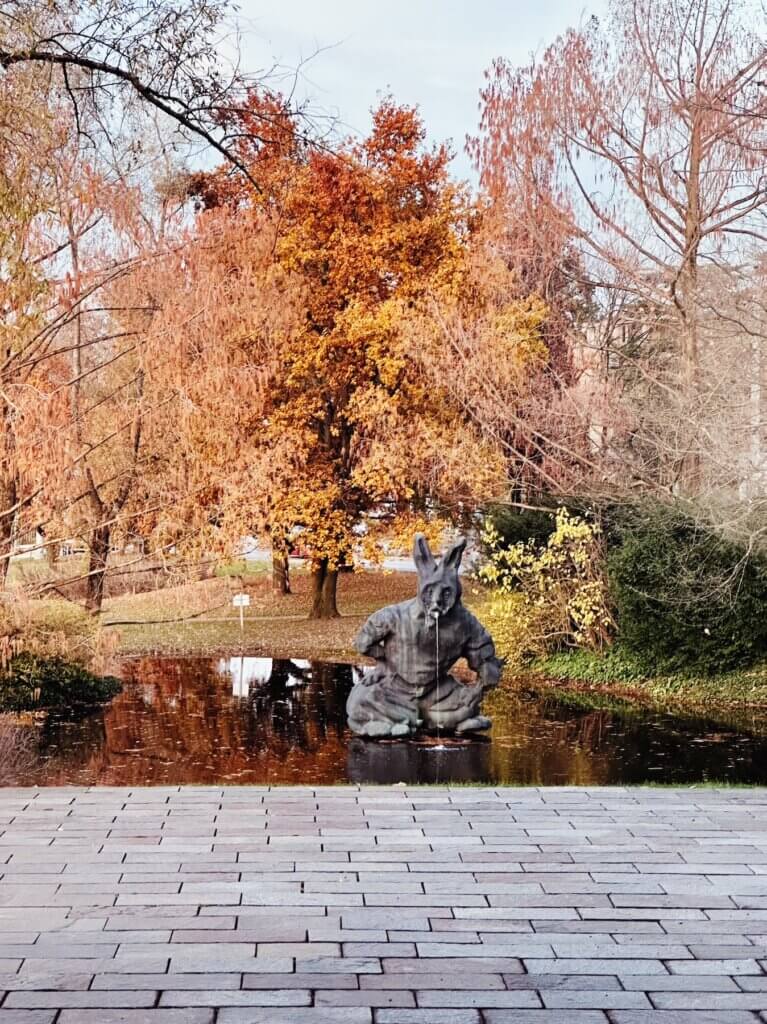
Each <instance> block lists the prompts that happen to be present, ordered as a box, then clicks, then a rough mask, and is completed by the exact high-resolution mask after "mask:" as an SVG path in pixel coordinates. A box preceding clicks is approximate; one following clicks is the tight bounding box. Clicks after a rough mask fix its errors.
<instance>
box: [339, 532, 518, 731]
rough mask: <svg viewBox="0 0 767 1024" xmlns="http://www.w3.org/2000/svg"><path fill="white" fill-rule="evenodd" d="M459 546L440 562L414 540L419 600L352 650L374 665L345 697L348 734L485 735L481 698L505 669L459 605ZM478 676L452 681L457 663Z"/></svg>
mask: <svg viewBox="0 0 767 1024" xmlns="http://www.w3.org/2000/svg"><path fill="white" fill-rule="evenodd" d="M465 547H466V540H465V539H464V538H462V539H461V540H459V541H458V542H457V543H456V544H454V545H453V546H452V547H451V548H450V549H449V550H448V552H447V553H446V555H445V557H444V558H443V559H442V560H441V562H439V563H438V562H437V561H436V560H435V558H434V556H433V555H432V553H431V551H430V550H429V545H428V544H427V543H426V538H425V537H424V536H423V535H422V534H420V533H419V534H416V538H415V545H414V550H413V558H414V559H415V564H416V568H417V569H418V596H417V597H415V598H413V600H412V601H403V602H401V603H400V604H393V605H388V606H387V607H386V608H381V609H380V610H379V611H377V612H374V613H373V614H372V615H371V616H370V618H369V619H368V620H367V622H366V623H365V625H364V626H363V627H362V629H361V630H360V632H359V633H358V635H357V637H356V639H355V641H354V645H355V647H356V648H357V650H358V651H359V652H360V654H365V655H368V656H369V657H371V658H375V660H376V665H375V666H374V667H373V668H371V669H368V670H367V671H366V673H365V675H364V676H363V678H362V679H361V680H360V681H359V682H357V683H356V684H355V685H354V687H353V688H352V691H351V693H350V694H349V699H348V701H347V703H346V712H347V715H348V718H349V726H350V728H351V729H352V731H353V732H355V733H357V734H358V735H359V736H367V737H369V738H371V739H382V738H387V737H397V736H409V735H411V734H412V733H414V732H415V731H416V729H418V728H419V727H420V726H423V727H424V728H426V729H444V730H447V731H450V732H456V733H464V732H474V731H478V730H482V729H489V728H490V725H491V722H490V719H489V718H485V717H484V716H483V715H482V714H481V713H480V704H481V702H482V698H483V697H484V695H485V692H486V691H487V690H489V689H492V688H493V687H494V686H496V685H497V684H498V681H499V679H500V676H501V670H502V668H503V663H502V662H501V661H500V660H499V659H498V658H496V656H495V647H494V645H493V639H492V637H491V636H490V634H489V633H488V632H487V630H486V629H485V628H484V626H483V625H482V624H481V623H480V622H479V621H478V620H477V619H476V618H475V617H474V616H473V615H472V614H471V612H469V611H467V610H466V608H464V606H463V605H462V604H461V583H460V580H459V578H458V567H459V566H460V564H461V557H462V555H463V550H464V548H465ZM462 657H463V658H466V660H467V662H468V663H469V667H470V668H471V669H473V670H474V671H475V672H476V673H477V675H478V679H477V682H476V683H475V684H473V685H468V684H465V683H461V682H459V680H457V679H456V678H455V677H454V676H452V675H450V674H449V672H450V669H451V668H452V666H453V665H454V664H455V662H456V661H457V660H458V659H459V658H462Z"/></svg>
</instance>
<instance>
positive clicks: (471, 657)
mask: <svg viewBox="0 0 767 1024" xmlns="http://www.w3.org/2000/svg"><path fill="white" fill-rule="evenodd" d="M468 614H469V618H470V622H469V626H470V629H469V636H468V638H467V641H466V644H465V647H464V657H465V658H466V661H467V662H468V664H469V668H470V669H472V671H474V672H476V673H477V675H478V676H479V679H478V683H477V685H479V686H481V687H482V688H483V690H492V689H494V688H495V687H496V686H497V685H498V683H499V682H500V679H501V672H502V671H503V661H502V660H501V659H500V658H497V657H496V654H495V644H494V643H493V638H492V637H491V636H490V634H489V633H488V631H487V630H486V629H485V627H484V626H483V625H482V623H481V622H480V621H479V619H476V618H475V617H474V616H473V615H471V613H468Z"/></svg>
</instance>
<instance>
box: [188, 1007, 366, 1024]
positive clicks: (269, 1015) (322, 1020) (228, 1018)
mask: <svg viewBox="0 0 767 1024" xmlns="http://www.w3.org/2000/svg"><path fill="white" fill-rule="evenodd" d="M372 1020H373V1012H372V1010H370V1009H369V1008H368V1007H364V1006H344V1007H332V1006H309V1007H304V1008H291V1009H280V1008H271V1007H269V1008H264V1009H261V1010H259V1009H257V1008H255V1007H254V1008H252V1009H247V1010H244V1009H238V1008H235V1009H232V1008H230V1007H226V1006H225V1007H224V1008H223V1009H222V1010H219V1012H218V1017H217V1022H218V1024H371V1022H372ZM174 1024H175V1022H174ZM179 1024H180V1022H179Z"/></svg>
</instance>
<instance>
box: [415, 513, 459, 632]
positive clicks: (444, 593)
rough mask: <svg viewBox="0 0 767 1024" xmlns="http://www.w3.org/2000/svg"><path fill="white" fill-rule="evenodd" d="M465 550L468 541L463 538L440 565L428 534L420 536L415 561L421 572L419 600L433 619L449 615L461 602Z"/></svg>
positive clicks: (428, 615) (446, 554)
mask: <svg viewBox="0 0 767 1024" xmlns="http://www.w3.org/2000/svg"><path fill="white" fill-rule="evenodd" d="M465 547H466V538H465V537H461V539H460V540H458V541H456V543H455V544H453V546H452V547H451V548H449V549H448V550H447V552H446V553H445V556H444V558H443V559H442V560H441V561H440V562H437V561H436V560H435V558H434V555H433V554H432V553H431V551H430V549H429V545H428V543H427V542H426V538H425V537H424V535H423V534H422V533H417V534H416V537H415V544H414V546H413V560H414V561H415V565H416V569H417V570H418V600H419V602H420V604H421V607H422V608H423V610H424V612H425V613H426V615H427V617H428V618H429V620H433V619H438V618H440V617H441V616H443V615H446V614H447V613H448V612H449V611H450V609H451V608H453V607H454V606H455V605H456V604H457V603H458V602H459V601H460V599H461V582H460V580H459V578H458V567H459V566H460V564H461V557H462V556H463V551H464V548H465Z"/></svg>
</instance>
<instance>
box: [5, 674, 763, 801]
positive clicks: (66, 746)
mask: <svg viewBox="0 0 767 1024" xmlns="http://www.w3.org/2000/svg"><path fill="white" fill-rule="evenodd" d="M357 671H359V670H358V669H355V668H353V667H352V666H349V665H333V664H328V663H318V662H314V663H311V664H310V663H309V662H307V661H301V660H293V661H287V660H273V659H270V658H249V657H244V658H239V657H234V658H227V659H223V660H216V659H207V658H187V659H169V658H144V659H139V660H131V661H127V662H125V663H124V666H123V678H124V680H125V688H124V690H123V692H122V693H121V694H120V695H119V696H118V697H117V698H115V700H113V701H112V702H111V704H109V705H108V706H106V707H105V708H102V709H99V710H97V711H95V712H93V713H91V714H88V715H86V716H85V717H84V718H81V719H79V720H71V719H66V718H64V717H60V718H56V717H51V718H49V719H48V720H47V721H46V722H45V723H44V725H42V726H41V727H40V728H39V730H38V732H37V734H36V742H37V752H36V756H35V757H34V759H33V763H32V766H31V768H30V767H29V765H28V764H25V768H24V771H23V772H21V771H19V772H17V773H15V774H14V772H13V771H11V773H10V774H9V773H8V772H6V773H5V774H4V776H3V780H2V781H3V782H4V783H5V784H19V783H30V782H31V783H39V784H47V785H52V784H66V783H78V784H89V785H159V784H167V785H176V784H180V783H196V784H213V783H223V782H230V783H254V784H268V783H299V782H300V783H306V784H314V785H321V784H332V783H337V782H346V781H350V782H377V783H395V782H408V783H413V782H431V783H434V782H445V781H455V782H490V783H510V784H515V783H532V784H538V785H550V784H564V783H571V784H590V785H606V784H619V783H638V782H647V781H658V782H661V781H662V782H696V781H702V780H705V779H715V780H728V781H731V782H758V783H765V782H767V717H766V716H764V715H761V716H759V715H741V716H740V717H739V718H736V717H733V718H730V719H727V720H725V721H721V720H717V722H716V723H714V722H713V721H711V720H706V719H700V718H688V717H687V718H686V717H675V716H673V715H659V714H655V713H652V712H648V711H642V710H626V711H608V710H604V711H583V710H579V709H577V708H568V707H564V706H562V705H561V704H557V703H555V702H553V701H551V700H540V699H532V698H531V699H525V698H524V697H523V696H520V695H511V694H509V693H507V692H504V693H500V694H496V695H494V696H493V698H492V699H491V701H490V703H491V705H493V706H492V707H491V713H492V715H493V719H494V728H493V732H492V735H491V738H490V739H484V738H482V739H476V740H462V741H454V742H447V741H445V742H443V743H438V742H437V741H436V740H434V739H429V738H426V739H424V740H423V741H422V742H412V741H408V742H403V743H378V744H376V743H369V742H366V741H364V740H361V739H358V738H352V737H351V736H350V734H349V732H348V730H347V728H346V716H345V705H346V697H347V695H348V692H349V689H350V688H351V686H352V684H353V681H354V673H355V672H357Z"/></svg>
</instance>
